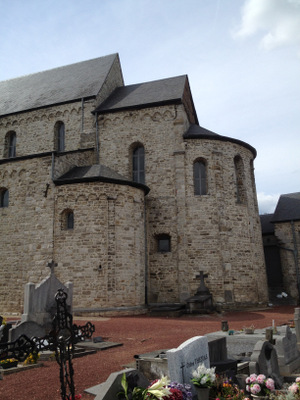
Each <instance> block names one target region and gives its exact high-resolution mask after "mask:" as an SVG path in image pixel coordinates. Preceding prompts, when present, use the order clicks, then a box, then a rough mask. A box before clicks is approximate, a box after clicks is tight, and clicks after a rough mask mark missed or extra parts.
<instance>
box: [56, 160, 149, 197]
mask: <svg viewBox="0 0 300 400" xmlns="http://www.w3.org/2000/svg"><path fill="white" fill-rule="evenodd" d="M95 181H100V182H109V183H118V184H123V185H129V186H134V187H138V188H141V189H143V190H144V191H145V192H146V194H147V193H148V192H149V188H148V186H146V185H143V184H141V183H136V182H133V181H131V180H128V179H127V178H126V177H124V176H123V175H121V174H118V173H117V172H116V171H114V170H112V169H111V168H108V167H106V166H105V165H102V164H95V165H88V166H84V167H74V168H72V169H70V171H68V172H67V173H65V174H64V175H62V176H61V177H60V178H58V179H55V180H54V183H55V184H56V185H64V184H72V183H80V182H95Z"/></svg>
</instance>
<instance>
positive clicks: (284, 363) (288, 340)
mask: <svg viewBox="0 0 300 400" xmlns="http://www.w3.org/2000/svg"><path fill="white" fill-rule="evenodd" d="M277 330H278V332H279V333H280V335H281V336H280V337H279V338H277V339H276V346H275V348H276V352H277V356H278V365H279V370H280V373H281V375H283V376H288V375H291V374H292V373H293V372H294V371H295V370H297V369H298V368H300V353H299V350H298V347H297V336H296V335H295V334H294V333H292V331H291V328H290V327H289V326H287V325H286V326H282V327H280V328H277Z"/></svg>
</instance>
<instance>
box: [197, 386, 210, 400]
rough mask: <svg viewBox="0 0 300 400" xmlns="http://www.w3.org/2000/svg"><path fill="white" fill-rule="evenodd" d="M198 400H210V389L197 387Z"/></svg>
mask: <svg viewBox="0 0 300 400" xmlns="http://www.w3.org/2000/svg"><path fill="white" fill-rule="evenodd" d="M195 389H196V393H197V398H198V400H208V399H209V388H200V387H197V386H195Z"/></svg>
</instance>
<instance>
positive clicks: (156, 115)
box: [152, 112, 162, 122]
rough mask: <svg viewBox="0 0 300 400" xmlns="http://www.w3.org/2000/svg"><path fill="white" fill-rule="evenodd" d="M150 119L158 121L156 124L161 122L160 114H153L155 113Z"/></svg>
mask: <svg viewBox="0 0 300 400" xmlns="http://www.w3.org/2000/svg"><path fill="white" fill-rule="evenodd" d="M152 119H153V121H158V122H159V121H161V120H162V115H161V113H159V112H155V113H154V114H153V117H152Z"/></svg>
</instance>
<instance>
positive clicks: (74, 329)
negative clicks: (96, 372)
mask: <svg viewBox="0 0 300 400" xmlns="http://www.w3.org/2000/svg"><path fill="white" fill-rule="evenodd" d="M52 263H53V262H52ZM51 271H52V270H51ZM67 297H68V295H67V293H66V292H65V291H64V290H63V289H59V290H58V291H57V293H56V295H55V300H56V314H55V316H54V318H53V322H52V327H53V329H52V330H51V332H50V333H49V334H48V335H46V336H44V337H42V338H39V337H35V336H33V337H32V338H30V339H29V338H28V337H27V336H26V335H21V336H20V337H19V338H18V339H17V340H15V341H14V342H8V343H1V344H0V360H2V359H5V358H16V359H17V360H19V361H24V360H25V359H26V358H27V357H28V356H29V354H30V353H33V352H34V351H37V352H39V351H44V350H50V351H54V352H55V358H56V361H57V363H58V364H59V367H60V384H61V390H60V392H61V398H62V400H75V385H74V379H73V375H74V369H73V364H72V358H73V353H74V346H75V344H76V343H78V342H80V341H82V340H84V339H85V338H91V337H92V334H93V333H94V332H95V326H94V325H93V324H92V323H91V322H87V323H86V325H84V326H77V325H75V324H73V317H72V314H70V313H69V312H68V311H67V303H66V300H67ZM67 392H68V393H67Z"/></svg>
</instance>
